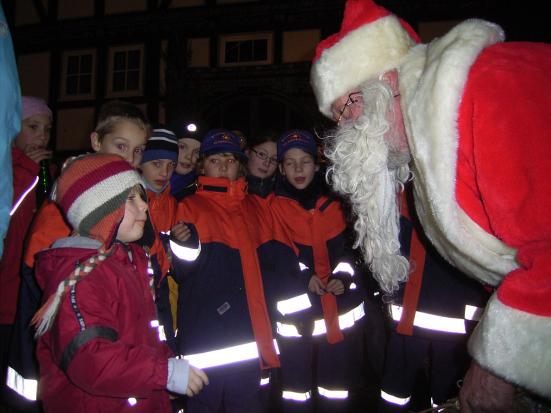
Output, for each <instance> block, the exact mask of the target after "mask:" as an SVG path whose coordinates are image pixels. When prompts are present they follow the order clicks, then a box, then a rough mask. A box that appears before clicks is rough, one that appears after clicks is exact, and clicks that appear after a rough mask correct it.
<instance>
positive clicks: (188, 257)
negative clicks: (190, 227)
mask: <svg viewBox="0 0 551 413" xmlns="http://www.w3.org/2000/svg"><path fill="white" fill-rule="evenodd" d="M170 249H171V250H172V252H173V253H174V255H176V256H177V257H178V258H180V259H181V260H184V261H190V262H191V261H195V260H196V259H197V257H198V256H199V254H200V253H201V241H199V245H198V246H197V248H189V247H184V246H182V245H179V244H177V243H176V242H174V241H172V240H170Z"/></svg>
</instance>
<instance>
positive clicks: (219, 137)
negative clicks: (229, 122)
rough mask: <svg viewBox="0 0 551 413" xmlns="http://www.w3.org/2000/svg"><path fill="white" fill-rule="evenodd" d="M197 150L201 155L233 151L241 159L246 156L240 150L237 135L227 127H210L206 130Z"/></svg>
mask: <svg viewBox="0 0 551 413" xmlns="http://www.w3.org/2000/svg"><path fill="white" fill-rule="evenodd" d="M199 152H200V154H201V155H202V156H209V155H215V154H217V153H233V154H235V155H237V156H238V157H239V158H240V159H241V160H242V161H246V160H247V157H246V156H245V153H243V151H242V150H241V146H240V142H239V137H238V136H237V135H236V134H234V133H233V132H231V131H229V130H227V129H212V130H210V131H208V132H207V134H206V135H205V137H204V138H203V142H201V148H200V149H199Z"/></svg>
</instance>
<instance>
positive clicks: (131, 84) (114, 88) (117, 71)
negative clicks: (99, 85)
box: [107, 45, 143, 97]
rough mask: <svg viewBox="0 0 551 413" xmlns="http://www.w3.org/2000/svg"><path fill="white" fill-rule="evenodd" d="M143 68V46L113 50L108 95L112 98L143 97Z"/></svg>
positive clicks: (110, 58)
mask: <svg viewBox="0 0 551 413" xmlns="http://www.w3.org/2000/svg"><path fill="white" fill-rule="evenodd" d="M142 67H143V46H141V45H137V46H125V47H116V48H115V47H114V48H111V49H110V50H109V81H108V91H107V94H108V95H109V96H110V97H116V96H138V95H142V94H143V92H142V90H143V88H142V78H143V70H142Z"/></svg>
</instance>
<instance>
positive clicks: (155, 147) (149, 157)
mask: <svg viewBox="0 0 551 413" xmlns="http://www.w3.org/2000/svg"><path fill="white" fill-rule="evenodd" d="M156 159H170V160H171V161H174V162H178V139H176V135H175V134H174V132H172V131H170V130H168V129H153V132H152V133H151V138H149V139H148V141H147V143H146V144H145V150H144V152H143V156H142V163H144V162H149V161H154V160H156Z"/></svg>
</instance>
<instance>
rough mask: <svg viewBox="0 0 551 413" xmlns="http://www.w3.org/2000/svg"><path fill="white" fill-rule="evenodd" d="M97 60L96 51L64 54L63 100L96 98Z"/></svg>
mask: <svg viewBox="0 0 551 413" xmlns="http://www.w3.org/2000/svg"><path fill="white" fill-rule="evenodd" d="M95 60H96V51H95V50H81V51H71V52H66V53H64V54H63V80H62V84H61V99H62V100H76V99H93V98H94V96H95V90H94V80H95Z"/></svg>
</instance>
